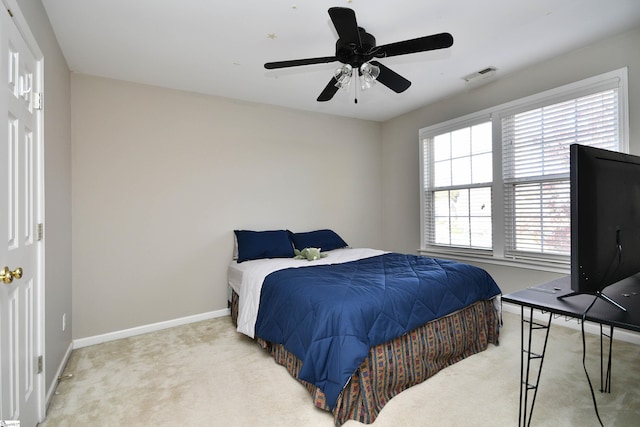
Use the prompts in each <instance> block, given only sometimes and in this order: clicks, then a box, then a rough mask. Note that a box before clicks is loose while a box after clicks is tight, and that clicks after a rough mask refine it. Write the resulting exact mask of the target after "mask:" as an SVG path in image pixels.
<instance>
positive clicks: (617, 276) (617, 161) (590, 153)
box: [570, 144, 640, 294]
mask: <svg viewBox="0 0 640 427" xmlns="http://www.w3.org/2000/svg"><path fill="white" fill-rule="evenodd" d="M570 165H571V169H570V182H571V289H572V290H573V291H574V293H588V294H599V293H600V292H602V290H603V289H604V288H605V287H607V286H608V285H611V284H613V283H616V282H618V281H620V280H622V279H625V278H627V277H629V276H631V275H633V274H636V273H638V272H640V157H638V156H633V155H630V154H624V153H619V152H615V151H609V150H603V149H600V148H594V147H588V146H584V145H578V144H573V145H571V147H570Z"/></svg>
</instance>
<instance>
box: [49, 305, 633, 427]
mask: <svg viewBox="0 0 640 427" xmlns="http://www.w3.org/2000/svg"><path fill="white" fill-rule="evenodd" d="M562 322H563V320H562V319H558V320H555V321H554V324H553V327H552V328H551V336H550V341H549V344H548V347H547V356H546V359H545V362H544V369H543V372H542V378H541V382H540V391H539V393H538V398H537V401H536V407H535V411H534V414H533V419H532V423H531V425H534V426H554V427H555V426H597V425H599V423H598V421H597V418H596V416H595V412H594V409H593V405H592V401H591V395H590V393H589V389H588V384H587V380H586V377H585V375H584V371H583V369H582V340H581V334H580V332H579V331H576V330H572V329H568V328H565V327H559V326H557V325H560V324H562ZM588 349H589V351H588V353H589V355H588V358H587V363H588V369H589V373H590V375H591V380H592V382H593V383H594V387H595V388H596V397H597V401H598V408H599V411H600V416H601V418H602V421H603V423H604V425H605V426H632V425H639V423H640V366H639V365H640V347H639V346H635V345H633V344H628V343H625V342H618V341H616V342H614V362H613V383H612V384H613V387H612V393H611V394H602V393H600V392H599V391H597V389H598V388H599V386H600V359H599V340H598V339H596V337H594V336H589V335H588ZM519 355H520V320H519V316H516V315H514V314H510V313H504V327H503V328H502V330H501V332H500V345H499V346H494V345H489V348H488V349H487V350H486V351H484V352H482V353H480V354H477V355H474V356H471V357H469V358H467V359H465V360H463V361H462V362H459V363H457V364H456V365H453V366H451V367H448V368H446V369H444V370H443V371H441V372H439V373H438V374H436V375H435V376H434V377H432V378H430V379H429V380H427V381H426V382H424V383H422V384H420V385H417V386H415V387H413V388H411V389H409V390H406V391H404V392H402V393H401V394H400V395H398V396H396V397H394V398H393V399H392V400H391V401H390V402H389V403H388V404H387V405H386V406H385V408H384V409H383V410H382V412H381V413H380V415H379V417H378V419H377V420H376V422H375V423H374V424H373V426H375V427H382V426H394V427H395V426H399V425H402V426H429V425H432V426H515V425H517V424H518V396H519V388H518V383H519V379H520V359H519ZM65 374H73V378H72V379H70V380H65V381H62V382H61V383H60V385H59V386H58V390H57V394H56V396H54V398H53V400H52V402H51V405H50V408H49V412H48V415H47V418H46V420H45V421H44V423H42V424H40V425H41V426H43V427H57V426H176V425H180V426H326V427H330V426H332V425H333V418H332V416H331V415H330V414H329V413H327V412H324V411H322V410H320V409H316V408H315V407H314V406H313V404H312V401H311V396H310V395H309V393H308V392H307V391H306V389H305V388H304V387H303V386H302V385H300V384H299V383H298V382H297V381H296V380H294V379H293V378H292V377H291V376H290V375H289V374H288V373H287V371H286V370H285V368H283V367H281V366H279V365H277V364H276V363H275V362H274V361H273V359H272V358H271V356H270V355H269V354H267V352H266V351H264V350H262V349H260V348H259V346H258V345H257V344H256V343H255V342H253V341H252V340H250V339H248V338H247V337H245V336H243V335H240V334H238V333H236V331H235V329H234V327H233V326H232V324H231V320H230V318H229V317H224V318H218V319H214V320H208V321H204V322H198V323H194V324H190V325H186V326H180V327H176V328H172V329H168V330H164V331H159V332H153V333H150V334H146V335H141V336H137V337H133V338H127V339H123V340H119V341H114V342H109V343H104V344H99V345H95V346H92V347H85V348H81V349H78V350H74V351H73V353H72V355H71V358H70V360H69V363H68V366H67V368H66V370H65ZM344 425H345V427H354V426H357V425H361V424H359V423H357V422H354V421H349V422H348V423H346V424H344Z"/></svg>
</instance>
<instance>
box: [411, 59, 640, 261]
mask: <svg viewBox="0 0 640 427" xmlns="http://www.w3.org/2000/svg"><path fill="white" fill-rule="evenodd" d="M626 76H627V72H626V69H622V70H617V71H614V72H611V73H607V74H605V75H602V76H597V77H594V78H592V79H587V80H585V81H582V82H578V83H575V84H572V85H568V86H565V87H562V88H559V89H554V90H552V91H548V92H545V93H542V94H539V95H535V96H532V97H528V98H525V99H522V100H518V101H514V102H512V103H509V104H505V105H501V106H498V107H495V108H492V109H488V110H485V111H482V112H479V113H477V114H473V115H470V116H465V117H463V118H460V119H454V120H451V121H449V122H446V123H443V124H440V125H435V126H431V127H428V128H424V129H421V130H420V144H421V150H422V154H423V156H422V177H421V182H422V188H423V191H422V202H423V203H422V219H423V224H422V250H423V251H430V250H431V251H433V250H438V251H442V250H445V251H446V250H449V251H457V252H462V253H467V254H474V255H481V256H484V257H487V256H489V257H493V258H498V259H502V260H517V261H521V262H539V261H544V262H549V261H556V262H560V263H568V261H569V255H570V250H571V248H570V238H571V235H570V201H569V146H570V145H571V144H573V143H579V144H584V145H592V146H597V147H599V148H605V149H609V150H617V151H626V150H627V147H628V143H627V129H628V116H627V113H626V111H627V108H626V90H627V89H626Z"/></svg>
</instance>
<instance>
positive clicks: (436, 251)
mask: <svg viewBox="0 0 640 427" xmlns="http://www.w3.org/2000/svg"><path fill="white" fill-rule="evenodd" d="M614 87H616V88H617V89H618V117H619V129H618V131H619V147H618V151H620V152H624V153H628V152H629V108H628V69H627V67H623V68H620V69H616V70H613V71H610V72H607V73H603V74H600V75H597V76H594V77H590V78H586V79H583V80H580V81H577V82H574V83H570V84H567V85H564V86H560V87H557V88H554V89H550V90H547V91H543V92H540V93H537V94H534V95H530V96H527V97H523V98H520V99H517V100H514V101H511V102H507V103H504V104H500V105H498V106H495V107H490V108H486V109H483V110H481V111H478V112H475V113H471V114H468V115H465V116H461V117H457V118H454V119H451V120H447V121H445V122H442V123H437V124H434V125H432V126H428V127H424V128H421V129H420V130H419V132H418V141H419V149H420V156H419V162H420V167H419V170H420V249H418V252H419V253H421V254H424V255H430V256H439V257H442V256H447V257H450V258H455V259H460V260H463V261H471V262H473V261H479V262H485V263H490V264H499V265H506V266H512V267H524V268H533V269H538V270H544V271H550V272H555V273H567V272H568V271H569V263H570V256H562V255H560V256H558V255H556V256H554V255H545V254H540V256H539V257H536V256H526V257H513V256H506V255H505V251H506V242H505V234H506V233H505V230H506V228H505V227H506V224H505V213H504V210H505V209H504V200H505V199H504V182H503V170H502V169H503V153H502V119H503V118H504V117H507V116H510V115H513V114H517V113H520V112H524V111H529V110H532V109H536V108H540V107H542V106H546V105H552V104H556V103H559V102H563V101H567V100H571V99H575V98H579V97H581V96H585V95H588V94H592V93H595V92H600V91H604V90H607V89H611V88H614ZM487 120H489V121H491V123H492V126H491V128H492V156H493V182H492V187H491V192H492V215H491V218H492V224H493V230H492V234H493V236H492V237H493V239H492V240H493V248H492V249H490V250H479V249H471V248H469V249H467V248H462V247H450V246H440V245H433V244H428V243H427V242H426V241H425V238H426V234H425V232H426V231H427V230H426V223H427V219H426V215H427V212H425V209H426V205H425V202H426V200H425V185H424V184H425V176H424V175H425V165H424V158H425V157H424V155H425V152H424V150H425V149H426V147H425V145H426V144H425V140H426V139H427V138H430V137H434V136H436V135H439V134H442V133H445V132H451V131H453V130H457V129H462V128H465V127H469V126H473V125H474V124H478V123H482V122H483V121H487Z"/></svg>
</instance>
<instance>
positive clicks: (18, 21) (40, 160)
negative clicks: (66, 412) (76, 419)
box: [0, 0, 46, 422]
mask: <svg viewBox="0 0 640 427" xmlns="http://www.w3.org/2000/svg"><path fill="white" fill-rule="evenodd" d="M2 4H3V6H4V8H5V9H6V10H8V11H11V13H10V15H11V19H12V20H13V22H14V23H15V25H16V27H17V28H18V30H19V31H20V34H21V35H22V38H23V39H24V41H25V43H26V44H27V47H28V48H29V50H30V51H31V54H32V55H33V57H34V58H35V60H36V63H37V65H36V68H37V70H36V75H37V80H36V81H34V82H33V86H34V88H37V91H38V92H40V93H41V94H42V98H43V99H44V54H43V53H42V51H41V50H40V47H39V46H38V43H37V41H36V39H35V37H34V35H33V33H32V32H31V28H30V27H29V24H28V22H27V20H26V19H25V17H24V15H23V14H22V11H21V9H20V6H19V5H18V2H17V0H2ZM0 13H5V12H3V11H0ZM2 96H4V95H2ZM41 102H42V103H43V104H44V101H41ZM36 121H37V127H38V132H37V141H35V147H36V153H37V159H36V166H37V171H36V175H37V179H36V180H35V181H36V182H34V184H35V187H36V188H35V190H34V191H35V193H36V195H35V200H36V205H37V206H35V207H34V214H35V217H36V224H45V222H44V212H45V209H44V201H45V197H44V189H45V187H44V108H41V109H40V111H39V113H38V115H37V117H36ZM35 244H36V251H37V257H36V264H37V265H36V271H35V273H34V275H35V277H36V281H35V283H36V284H37V288H36V289H35V292H36V298H37V306H36V310H35V313H34V314H35V316H36V317H37V318H36V319H35V322H34V326H35V331H34V334H35V337H36V349H35V351H36V354H38V355H40V356H42V365H41V366H42V371H41V372H40V373H38V375H36V376H35V378H34V382H35V385H34V387H35V390H34V393H35V399H36V406H37V412H38V413H37V414H36V415H37V419H38V422H42V421H43V420H44V418H45V415H46V399H45V390H46V384H45V380H46V371H45V369H46V362H45V361H46V348H45V292H44V290H45V283H44V280H45V274H44V272H45V259H44V255H45V250H44V247H45V246H44V244H45V240H44V234H43V236H42V238H41V239H40V241H38V242H35Z"/></svg>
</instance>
